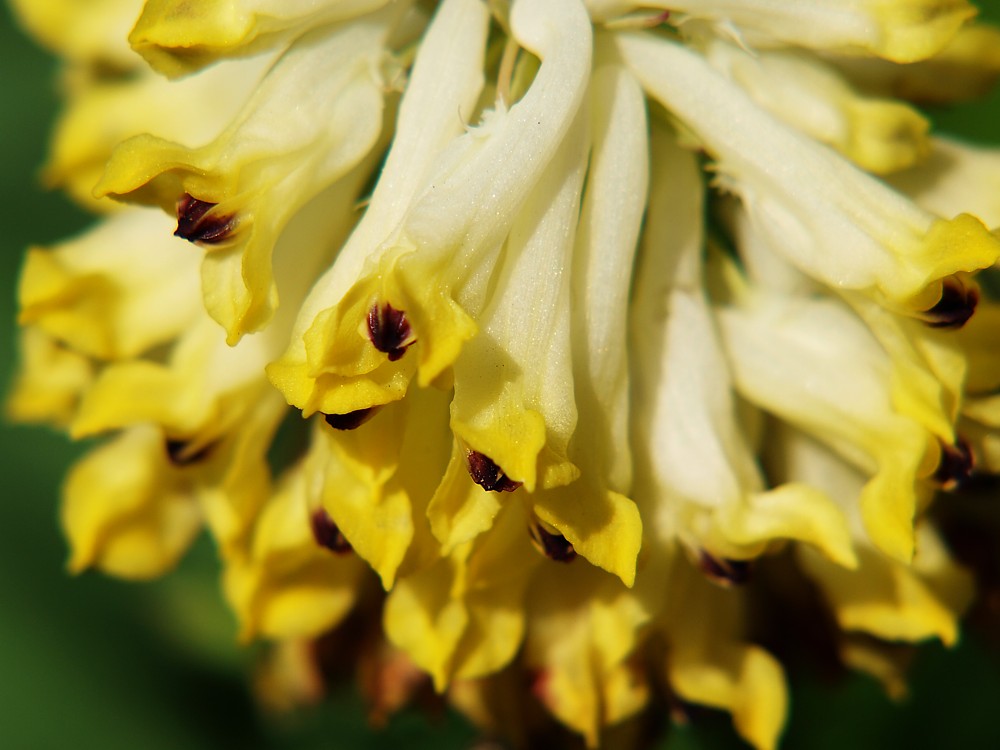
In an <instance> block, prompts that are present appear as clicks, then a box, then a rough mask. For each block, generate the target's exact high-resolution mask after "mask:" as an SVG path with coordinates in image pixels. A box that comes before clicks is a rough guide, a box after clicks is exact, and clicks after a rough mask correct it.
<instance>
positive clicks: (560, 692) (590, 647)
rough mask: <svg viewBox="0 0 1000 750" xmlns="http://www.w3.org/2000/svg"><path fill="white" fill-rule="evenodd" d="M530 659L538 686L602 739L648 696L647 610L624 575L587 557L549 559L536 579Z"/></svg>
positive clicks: (575, 724) (557, 708) (577, 726)
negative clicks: (568, 562) (578, 561)
mask: <svg viewBox="0 0 1000 750" xmlns="http://www.w3.org/2000/svg"><path fill="white" fill-rule="evenodd" d="M528 610H529V612H531V616H530V618H529V621H528V634H527V638H526V641H525V652H524V660H525V662H526V664H527V666H528V667H529V668H530V669H532V670H533V671H534V672H535V675H536V676H535V680H534V684H533V686H532V689H533V692H534V693H535V695H536V696H537V697H538V698H539V699H540V700H541V702H542V703H543V704H544V705H545V707H546V708H547V709H548V710H549V711H551V712H552V713H553V714H554V715H555V716H557V717H558V718H559V719H560V721H562V722H563V723H564V724H566V725H567V726H569V727H570V728H571V729H573V730H574V731H576V732H578V733H579V734H581V735H583V737H584V740H585V741H586V743H587V746H588V747H596V746H597V744H598V738H599V737H600V734H601V732H602V730H604V729H605V728H606V727H608V726H611V725H613V724H616V723H618V722H620V721H622V720H623V719H625V718H628V717H629V716H631V715H633V714H635V713H636V712H638V711H639V710H641V709H642V708H643V706H644V705H645V704H646V701H647V700H648V698H649V693H650V690H649V684H648V682H647V679H646V677H645V675H644V673H643V670H642V669H641V667H640V666H639V664H638V662H637V659H636V657H637V654H636V649H637V648H638V644H639V633H640V628H642V626H643V625H645V624H646V622H647V619H648V614H647V613H646V612H645V611H644V609H643V608H642V606H641V605H640V603H639V602H638V600H637V599H636V598H635V597H634V596H633V595H632V593H631V592H630V591H629V590H628V589H626V588H625V587H624V586H623V585H622V583H621V582H620V581H619V580H618V579H617V578H614V577H612V576H610V575H608V574H607V573H605V572H604V571H601V570H598V569H596V568H594V567H591V566H588V565H573V566H572V567H571V568H567V567H565V566H561V565H558V563H549V564H547V565H543V566H542V567H541V568H540V569H539V571H538V574H537V575H536V576H535V578H534V580H533V581H532V583H531V589H530V592H529V599H528Z"/></svg>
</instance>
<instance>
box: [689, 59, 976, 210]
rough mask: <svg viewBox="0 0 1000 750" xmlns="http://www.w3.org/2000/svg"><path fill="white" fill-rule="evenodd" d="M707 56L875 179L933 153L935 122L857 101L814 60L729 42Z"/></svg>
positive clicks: (907, 110)
mask: <svg viewBox="0 0 1000 750" xmlns="http://www.w3.org/2000/svg"><path fill="white" fill-rule="evenodd" d="M705 55H706V58H707V59H708V60H709V62H711V63H712V65H713V66H714V67H715V68H717V69H718V70H720V71H721V72H723V73H725V74H726V75H727V76H728V77H729V78H731V79H732V80H734V81H735V82H737V83H739V84H740V85H741V86H742V87H743V88H745V89H746V90H747V92H748V93H749V94H750V96H752V97H753V98H754V100H755V101H757V102H758V103H759V104H760V105H761V106H762V107H763V108H764V109H766V110H767V111H768V112H770V113H771V114H774V115H776V116H777V117H779V118H781V119H782V120H784V121H785V122H787V123H789V124H790V125H792V126H794V127H795V128H797V129H798V130H800V131H802V132H803V133H805V134H807V135H810V136H812V137H813V138H815V139H816V140H818V141H820V142H821V143H825V144H827V145H829V146H832V147H833V148H835V149H837V151H839V152H840V153H842V154H844V155H845V156H846V157H847V158H848V159H850V160H851V161H853V162H854V163H855V164H857V165H858V166H860V167H862V168H863V169H866V170H868V171H870V172H874V173H876V174H886V173H890V172H895V171H898V170H900V169H905V168H906V167H910V166H913V165H914V164H917V163H918V162H920V161H921V160H922V159H923V158H924V157H925V156H926V155H927V153H928V152H929V151H930V142H929V139H928V136H927V131H928V128H929V127H930V123H929V122H928V121H927V119H926V118H924V117H923V116H922V115H920V114H919V113H918V112H917V111H916V110H915V109H913V108H912V107H908V106H907V105H905V104H903V103H901V102H898V101H895V100H892V99H879V98H875V97H871V96H864V95H861V94H859V93H858V92H856V91H855V90H854V89H853V88H852V87H851V86H850V84H849V83H848V82H847V81H846V80H845V78H844V77H843V76H842V75H841V74H839V73H838V72H837V71H836V69H835V68H833V67H832V66H830V65H829V64H826V63H824V62H823V61H822V60H819V59H816V58H815V57H812V56H809V55H807V54H805V53H803V52H795V51H784V50H783V51H760V52H756V53H754V54H751V53H749V52H747V51H746V50H744V49H741V48H740V47H738V46H737V45H735V44H732V43H730V42H727V41H723V40H713V41H711V42H710V43H709V44H708V45H707V48H706V51H705ZM955 213H957V212H955ZM948 215H949V216H950V215H953V214H951V213H949V214H948Z"/></svg>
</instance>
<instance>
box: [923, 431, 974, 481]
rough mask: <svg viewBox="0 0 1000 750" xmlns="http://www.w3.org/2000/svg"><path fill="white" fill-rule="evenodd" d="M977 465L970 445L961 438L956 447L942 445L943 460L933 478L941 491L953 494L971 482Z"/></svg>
mask: <svg viewBox="0 0 1000 750" xmlns="http://www.w3.org/2000/svg"><path fill="white" fill-rule="evenodd" d="M975 463H976V462H975V459H974V458H973V456H972V449H971V448H969V444H968V443H967V442H965V440H963V439H962V438H961V437H959V438H958V439H957V440H956V441H955V444H954V445H945V444H944V443H942V444H941V458H940V460H939V461H938V465H937V470H936V471H935V472H934V475H933V476H932V477H931V478H932V479H933V480H934V481H935V482H936V483H937V484H938V486H940V487H941V489H943V490H946V491H948V492H951V491H952V490H956V489H958V488H959V487H961V486H962V485H963V484H965V482H967V481H968V480H969V477H971V476H972V470H973V468H975Z"/></svg>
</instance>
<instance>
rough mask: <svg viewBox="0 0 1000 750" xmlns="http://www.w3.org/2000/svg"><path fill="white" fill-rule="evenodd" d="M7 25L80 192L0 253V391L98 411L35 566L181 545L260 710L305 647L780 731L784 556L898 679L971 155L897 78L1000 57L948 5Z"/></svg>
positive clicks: (985, 228)
mask: <svg viewBox="0 0 1000 750" xmlns="http://www.w3.org/2000/svg"><path fill="white" fill-rule="evenodd" d="M14 5H15V8H16V9H17V11H18V12H19V14H20V16H21V18H22V20H23V22H24V24H25V26H26V27H27V28H28V29H29V30H30V31H31V32H32V33H34V34H35V35H36V36H37V38H38V39H39V40H40V41H41V42H42V43H44V44H46V45H48V46H49V47H50V48H51V49H53V50H54V51H55V52H56V53H57V54H59V55H60V56H61V57H62V58H63V59H64V61H65V64H64V81H65V90H66V96H67V106H66V109H65V111H64V113H63V115H62V117H61V119H60V122H59V123H58V125H57V128H56V131H55V136H54V139H53V144H52V149H51V154H52V155H51V159H50V161H49V163H48V164H47V165H46V168H45V175H46V177H47V178H48V180H49V181H50V182H51V183H52V184H53V185H57V186H59V187H63V188H65V189H66V190H68V191H69V193H70V194H71V195H73V196H74V197H76V198H77V199H78V200H79V201H80V202H82V203H83V204H84V205H86V206H87V207H88V208H91V209H93V210H94V211H96V212H99V213H101V214H102V215H103V218H102V219H101V221H100V223H98V224H96V225H95V226H94V228H92V229H91V230H89V231H88V232H87V233H85V234H84V235H82V236H80V237H77V238H74V239H71V240H68V241H66V242H65V243H62V244H60V245H57V246H55V247H51V248H33V249H31V250H30V251H29V252H28V256H27V260H26V262H25V266H24V271H23V274H22V278H21V287H20V303H21V323H22V325H23V326H24V347H23V349H24V356H23V360H22V373H21V376H20V379H19V381H18V384H17V386H16V388H15V390H14V393H13V394H12V396H11V399H10V404H9V408H10V411H11V413H12V414H13V415H14V416H16V417H18V418H21V419H25V420H40V421H49V422H52V423H55V424H58V425H60V426H63V427H65V428H66V429H67V430H68V431H69V433H70V435H71V436H73V437H74V438H82V437H90V436H97V435H106V436H107V440H106V442H104V443H103V444H101V445H99V446H98V447H96V448H95V449H93V450H92V451H91V452H90V453H89V454H88V455H87V456H86V457H85V458H84V459H83V460H82V461H81V462H80V463H79V464H78V465H77V466H76V467H75V468H74V469H73V470H72V471H71V473H70V476H69V478H68V480H67V483H66V492H65V499H64V503H63V512H62V519H63V525H64V528H65V532H66V534H67V536H68V538H69V543H70V548H71V554H70V568H71V569H72V570H74V571H79V570H83V569H85V568H88V567H95V568H99V569H101V570H104V571H106V572H108V573H111V574H113V575H118V576H123V577H126V578H149V577H153V576H158V575H160V574H162V573H164V572H166V571H168V570H170V569H171V568H172V567H173V566H174V565H175V564H176V562H177V561H178V559H179V558H180V557H181V556H182V555H183V554H184V552H185V550H186V549H187V547H188V546H189V544H190V543H191V541H192V539H193V538H194V537H195V536H196V535H197V534H198V533H199V532H200V530H201V529H202V528H203V527H207V528H208V530H209V532H210V533H211V534H212V536H213V537H214V539H215V541H216V543H217V548H218V552H219V557H220V560H221V562H222V565H223V568H224V573H223V580H224V590H225V595H226V597H227V599H228V601H229V602H230V604H231V605H232V607H233V609H234V611H235V613H236V615H237V616H238V618H239V621H240V626H241V637H243V638H244V639H252V638H264V639H269V640H272V641H275V642H276V643H277V645H276V648H275V651H274V654H273V657H272V659H271V660H270V662H269V666H268V667H266V669H265V673H264V674H263V676H262V678H261V681H260V686H261V692H262V695H263V696H264V697H265V699H266V700H267V701H268V702H269V703H270V704H272V705H286V704H290V703H294V702H295V701H296V700H300V699H307V698H308V699H312V698H314V697H315V696H316V695H317V692H318V691H319V690H321V686H322V683H321V680H320V679H319V677H318V675H319V671H318V666H317V658H318V657H317V654H319V653H321V652H322V651H323V649H319V648H318V647H317V646H316V645H315V644H316V643H324V644H326V647H327V648H326V650H329V649H330V648H333V649H336V648H337V647H338V644H339V647H340V648H341V649H343V650H345V653H346V652H354V651H357V652H358V653H361V654H362V656H361V657H360V659H359V663H360V666H359V669H360V671H361V673H362V677H363V682H364V684H365V685H366V694H367V695H368V696H369V698H370V699H371V700H372V705H373V714H374V715H376V716H385V715H387V714H388V713H391V712H392V711H393V710H395V709H396V708H398V707H399V706H400V705H403V704H404V703H405V702H406V701H407V700H409V699H410V697H411V696H412V694H413V693H414V691H416V690H417V688H418V686H419V685H420V684H421V683H422V682H423V681H424V680H426V679H427V678H428V677H429V680H430V682H431V683H432V685H433V688H434V689H435V690H437V691H438V692H441V693H446V694H447V695H448V696H449V697H450V699H451V700H452V702H453V703H454V704H455V705H456V706H457V707H459V708H460V709H462V710H464V711H465V712H467V713H468V714H469V715H470V716H471V717H472V718H473V719H474V720H476V721H477V722H479V723H480V724H481V725H482V726H484V727H485V728H486V729H487V730H489V731H494V732H497V733H501V734H502V733H505V732H506V733H508V735H509V736H510V737H511V738H513V741H521V742H523V743H527V744H530V736H531V732H532V731H533V728H532V727H533V726H534V724H533V723H532V721H534V720H532V721H529V720H528V719H527V718H525V717H528V716H529V715H532V714H531V712H530V710H528V709H523V706H524V705H527V704H528V703H535V704H536V705H537V704H540V705H541V706H543V707H544V708H545V709H546V710H547V711H548V713H549V714H551V716H553V717H555V719H557V720H558V721H559V722H561V723H562V724H563V725H565V726H566V727H568V728H569V729H571V730H572V731H573V732H576V733H577V734H579V735H581V736H582V737H583V738H584V739H585V741H586V743H587V744H588V745H589V746H596V745H597V744H598V743H599V742H600V741H601V738H602V736H605V733H606V732H608V731H611V729H610V728H611V727H613V726H615V725H618V724H620V723H622V722H625V721H626V720H628V719H630V718H632V717H636V716H638V715H639V714H640V713H641V712H642V711H643V710H644V709H646V708H647V707H650V706H652V710H656V711H661V712H662V711H664V707H663V706H659V707H657V706H655V701H656V700H662V695H663V694H664V692H665V690H666V691H667V692H669V693H670V694H672V695H673V696H675V697H676V699H679V700H680V701H684V702H688V703H694V704H703V705H706V706H711V707H715V708H720V709H724V710H726V711H729V712H730V713H731V714H732V717H733V721H734V724H735V727H736V730H737V731H738V732H739V733H740V734H741V735H742V736H743V737H744V738H746V740H748V741H749V742H750V743H752V744H753V745H754V746H756V747H758V748H770V747H774V746H775V745H776V743H777V742H778V739H779V736H780V732H781V728H782V725H783V724H784V722H785V718H786V709H787V699H786V687H785V681H784V677H783V671H782V667H781V665H780V663H779V661H778V659H776V658H775V656H773V655H772V654H771V653H769V652H768V651H767V650H766V649H765V648H764V647H762V646H761V645H759V644H758V643H757V642H756V641H755V637H756V634H755V632H754V631H753V630H752V628H751V625H750V621H749V618H748V616H747V612H748V610H749V608H751V607H755V608H759V601H758V600H761V595H762V591H763V590H764V589H765V588H766V586H767V583H768V580H769V579H773V578H774V577H775V575H776V571H777V572H778V573H779V574H780V576H786V577H787V576H792V577H804V578H805V579H808V580H810V581H811V582H812V583H813V584H814V585H815V586H816V587H817V588H818V590H819V591H820V592H821V593H822V594H823V598H824V600H825V604H826V606H827V607H828V608H829V611H830V612H831V613H832V616H833V619H834V620H835V621H836V623H837V625H838V626H839V628H840V632H841V635H840V637H839V638H840V639H839V646H840V656H841V658H842V659H843V660H844V661H845V662H846V663H848V664H850V665H852V666H855V667H857V668H859V669H864V670H867V671H870V672H872V673H874V674H876V676H878V677H879V678H881V679H882V680H883V681H884V682H885V684H886V685H887V687H889V688H890V689H891V690H896V691H898V689H899V686H900V685H901V684H902V675H901V673H900V671H899V670H898V669H897V668H896V666H895V664H894V663H893V661H892V659H891V656H890V655H888V652H887V651H885V650H883V649H882V648H881V647H880V646H879V645H878V644H880V643H883V642H898V641H906V642H916V641H921V640H925V639H928V638H938V639H939V640H941V641H942V642H944V643H946V644H951V643H954V642H955V640H956V638H957V637H958V624H957V621H958V618H959V616H960V615H961V613H962V611H963V609H964V608H965V607H966V606H967V604H968V603H969V601H970V598H971V596H972V593H973V592H972V584H971V577H970V576H969V574H968V573H967V572H966V571H965V570H964V569H962V568H961V567H960V566H959V565H957V564H956V563H955V562H954V561H953V560H952V558H951V556H950V553H949V550H948V547H947V546H946V544H945V543H944V542H943V540H942V537H941V535H940V534H939V533H938V531H937V530H936V529H935V527H934V524H933V521H932V519H931V518H930V517H929V516H928V514H927V510H928V507H929V505H930V503H931V500H932V498H933V496H934V495H935V493H936V492H937V491H938V490H940V489H944V490H952V489H955V488H956V487H957V486H959V485H960V484H961V483H962V482H963V481H964V480H965V479H967V478H968V477H969V476H970V474H971V473H972V472H973V471H974V470H976V469H975V467H979V468H981V469H982V470H984V471H987V472H995V471H998V470H1000V432H998V428H1000V402H998V401H997V397H996V395H995V394H996V392H997V389H998V387H1000V374H998V373H1000V347H998V343H1000V341H998V336H1000V326H998V325H997V324H996V323H997V320H998V318H1000V306H998V304H997V303H996V302H994V301H993V300H991V299H988V298H983V295H982V293H981V292H980V291H979V286H978V284H977V281H976V278H975V277H976V273H977V272H979V271H981V270H983V269H990V268H991V267H992V266H993V265H994V264H995V263H996V262H997V259H998V257H1000V242H998V241H997V239H996V238H995V237H994V235H993V234H991V233H990V231H989V230H990V228H992V227H994V226H996V225H997V224H1000V203H998V202H997V199H996V195H997V190H996V189H995V188H996V186H997V184H998V183H1000V155H998V154H997V153H994V152H992V151H989V150H984V149H973V148H971V147H969V146H965V145H963V144H960V143H957V142H954V141H950V140H944V139H939V138H936V137H932V136H931V135H930V134H929V128H928V122H927V120H926V119H924V117H923V116H922V115H921V114H920V113H919V112H918V110H917V109H915V108H914V106H913V105H912V104H910V103H907V101H906V100H910V101H936V102H939V101H943V100H951V99H961V98H964V97H967V96H971V95H974V94H976V93H979V92H981V91H983V90H985V89H986V88H988V86H989V85H990V84H991V83H992V81H993V80H994V79H995V78H996V76H997V74H998V73H1000V59H998V56H997V53H996V50H997V49H998V48H1000V32H998V31H997V30H995V29H992V28H990V27H988V26H985V25H977V24H975V23H974V22H973V16H974V9H973V8H972V7H971V6H970V5H969V4H968V3H966V2H964V1H963V0H891V1H889V2H886V1H885V0H880V1H879V2H875V1H867V0H859V1H858V2H851V3H844V2H834V1H833V0H803V1H802V2H796V3H770V2H760V1H759V0H743V1H742V2H738V1H736V0H730V1H728V2H723V1H722V0H718V1H711V0H709V1H703V2H689V1H687V0H677V1H676V2H666V1H665V0H647V2H643V3H632V2H626V1H624V0H587V1H586V2H584V0H513V2H509V3H508V2H503V1H502V0H496V1H495V2H489V3H487V2H484V0H442V1H441V2H439V3H432V2H410V1H408V0H322V1H317V0H308V1H306V0H300V1H291V0H281V1H280V2H279V1H278V0H228V1H227V2H222V1H221V0H203V1H202V2H190V1H189V0H148V1H147V2H142V1H141V0H100V1H99V2H91V3H73V2H67V1H66V0H46V1H45V2H39V1H38V0H15V2H14ZM899 97H903V98H899ZM963 326H964V328H963ZM958 329H962V330H960V331H959V330H958ZM288 415H291V417H290V420H291V421H287V420H286V417H288ZM299 415H301V417H305V418H307V419H308V423H307V424H308V427H307V428H306V429H304V430H303V429H300V430H298V438H299V439H301V442H302V444H303V447H302V449H301V450H300V451H299V453H298V455H297V456H296V457H295V458H294V459H292V460H290V461H285V462H280V461H275V460H274V459H273V454H274V451H272V450H271V446H272V442H273V440H274V436H275V433H276V431H277V430H278V428H279V425H280V424H281V423H282V421H283V420H286V424H288V425H290V427H289V431H290V432H292V433H294V432H295V429H294V428H295V427H296V426H301V425H303V424H306V423H303V422H302V421H301V419H300V418H299ZM295 439H296V438H295V437H294V436H293V437H290V438H288V440H295ZM286 452H287V451H286ZM939 502H947V499H943V500H941V501H939ZM758 571H759V572H760V573H761V575H759V576H758ZM751 579H753V583H752V585H749V584H750V583H751ZM380 591H382V592H384V594H380V593H379V592H380ZM772 600H773V599H772ZM786 605H787V606H788V607H799V606H801V607H805V606H806V604H805V603H800V602H798V601H796V600H791V601H789V602H787V603H786ZM352 612H354V613H355V614H356V617H354V618H353V619H354V620H356V621H361V622H364V623H367V625H366V626H365V628H363V630H365V631H366V633H367V634H366V636H365V637H364V638H362V640H361V644H362V645H361V646H360V647H357V648H356V645H357V644H355V645H354V646H351V645H349V644H347V643H346V642H341V641H338V639H337V636H336V635H334V636H330V635H324V634H329V633H330V632H331V631H332V630H333V629H334V628H335V627H336V626H337V625H338V624H340V623H342V622H343V621H345V619H347V618H348V617H349V615H351V613H352ZM379 619H380V621H381V622H380V623H379ZM337 632H340V631H337ZM859 636H866V638H859ZM321 637H323V640H322V641H318V640H317V639H320V638H321ZM425 675H426V676H427V677H425ZM657 696H660V697H657ZM515 705H518V706H522V709H517V710H516V712H515V715H517V716H520V717H522V718H521V719H518V720H516V721H513V722H510V721H506V720H504V718H503V717H504V716H509V715H512V714H510V712H511V711H515V709H513V708H511V706H515ZM623 736H624V735H623Z"/></svg>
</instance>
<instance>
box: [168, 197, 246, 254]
mask: <svg viewBox="0 0 1000 750" xmlns="http://www.w3.org/2000/svg"><path fill="white" fill-rule="evenodd" d="M217 205H219V204H218V203H209V202H207V201H202V200H198V199H197V198H194V197H192V196H190V195H188V194H187V193H184V195H183V196H181V199H180V200H179V201H177V229H176V230H174V236H175V237H183V238H184V239H186V240H187V241H188V242H201V243H204V244H206V245H215V244H218V243H220V242H223V241H225V240H226V239H228V238H229V236H230V235H231V234H232V233H233V230H234V229H235V228H236V216H235V215H234V214H231V215H229V216H220V215H217V214H212V213H210V212H211V210H212V209H213V208H215V207H216V206H217Z"/></svg>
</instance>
